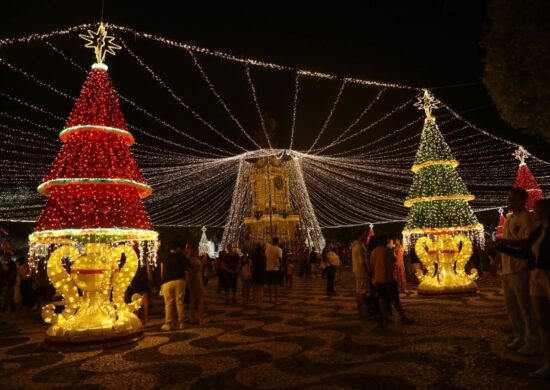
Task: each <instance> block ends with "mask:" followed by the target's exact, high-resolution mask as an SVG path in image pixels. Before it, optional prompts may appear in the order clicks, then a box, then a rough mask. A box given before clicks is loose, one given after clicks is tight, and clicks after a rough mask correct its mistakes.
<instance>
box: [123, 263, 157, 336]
mask: <svg viewBox="0 0 550 390" xmlns="http://www.w3.org/2000/svg"><path fill="white" fill-rule="evenodd" d="M152 279H153V274H152V271H151V266H150V265H149V263H148V262H145V264H143V265H139V266H138V269H137V271H136V274H135V275H134V278H133V279H132V283H131V284H130V287H129V288H128V290H129V292H131V294H129V295H130V296H131V295H132V294H134V293H137V294H140V295H141V308H140V310H139V311H138V314H139V316H140V318H141V322H143V325H145V324H147V321H148V320H149V294H150V292H151V280H152Z"/></svg>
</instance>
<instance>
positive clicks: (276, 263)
mask: <svg viewBox="0 0 550 390" xmlns="http://www.w3.org/2000/svg"><path fill="white" fill-rule="evenodd" d="M282 258H283V250H282V249H281V248H279V247H278V246H275V245H271V244H269V243H268V244H267V245H266V247H265V270H266V271H279V270H280V269H281V260H282Z"/></svg>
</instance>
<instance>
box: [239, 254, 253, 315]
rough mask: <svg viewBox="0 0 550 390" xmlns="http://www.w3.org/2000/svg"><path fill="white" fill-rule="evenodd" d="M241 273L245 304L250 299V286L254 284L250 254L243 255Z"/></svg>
mask: <svg viewBox="0 0 550 390" xmlns="http://www.w3.org/2000/svg"><path fill="white" fill-rule="evenodd" d="M239 275H240V276H241V286H242V290H243V304H246V303H247V302H248V301H249V300H250V288H251V286H252V262H251V261H250V256H248V255H245V256H243V258H242V260H241V266H240V270H239Z"/></svg>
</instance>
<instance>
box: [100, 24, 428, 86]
mask: <svg viewBox="0 0 550 390" xmlns="http://www.w3.org/2000/svg"><path fill="white" fill-rule="evenodd" d="M106 27H108V28H112V29H114V30H118V31H123V32H125V33H130V34H132V35H133V36H134V37H143V38H146V39H150V40H153V41H156V42H160V43H163V44H166V45H169V46H173V47H178V48H181V49H185V50H187V51H190V52H196V53H201V54H205V55H210V56H214V57H218V58H222V59H225V60H229V61H233V62H238V63H243V64H248V65H252V66H258V67H264V68H270V69H274V70H280V71H293V72H294V71H296V68H295V67H291V66H284V65H279V64H275V63H270V62H266V61H260V60H255V59H251V58H240V57H237V56H233V55H230V54H227V53H223V52H220V51H215V50H210V49H207V48H202V47H198V46H194V45H189V44H186V43H182V42H177V41H174V40H170V39H166V38H162V37H159V36H156V35H154V34H148V33H141V32H139V31H136V30H133V29H131V28H129V27H125V26H119V25H116V24H111V23H108V24H106ZM297 73H298V74H299V75H300V76H307V77H313V78H319V79H330V80H341V81H343V80H345V81H346V82H347V83H353V84H360V85H367V86H379V87H388V88H397V89H410V90H416V91H420V90H421V88H416V87H411V86H407V85H400V84H395V83H383V82H377V81H371V80H364V79H360V78H356V77H340V76H336V75H332V74H328V73H322V72H315V71H310V70H306V69H298V70H297Z"/></svg>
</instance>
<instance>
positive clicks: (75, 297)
mask: <svg viewBox="0 0 550 390" xmlns="http://www.w3.org/2000/svg"><path fill="white" fill-rule="evenodd" d="M79 248H82V249H81V250H79ZM123 255H124V256H123ZM64 262H68V263H65V264H64ZM138 266H139V259H138V256H137V254H136V252H135V251H134V249H133V248H132V247H131V246H129V245H126V244H122V245H118V246H112V245H110V244H105V243H87V244H84V245H83V246H82V245H64V246H61V247H59V248H57V249H56V250H55V251H54V252H53V253H52V254H51V256H50V258H49V260H48V265H47V267H48V268H47V271H48V277H49V278H50V281H51V283H52V284H53V286H54V287H55V289H56V290H57V293H58V294H60V295H62V296H63V301H62V302H61V304H60V306H64V310H63V311H62V312H61V313H56V306H55V305H54V304H48V305H46V306H44V307H43V308H42V317H43V318H44V321H45V322H46V323H49V324H52V326H50V328H48V330H47V331H46V340H45V346H46V347H47V348H51V349H67V348H69V349H71V348H74V349H93V348H103V347H107V346H113V345H120V344H122V343H127V342H133V341H136V340H138V339H139V338H141V337H142V336H143V326H142V324H141V321H140V320H139V318H138V317H137V316H136V315H135V314H134V313H133V312H134V311H136V310H138V309H139V308H140V306H141V296H140V295H139V294H134V295H133V296H132V302H131V303H129V304H127V303H125V301H124V295H125V292H126V289H127V288H128V286H129V284H130V282H131V281H132V278H133V277H134V275H135V273H136V270H137V267H138ZM66 268H69V269H70V273H67V271H66ZM79 290H80V292H81V293H82V295H80V294H79Z"/></svg>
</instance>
